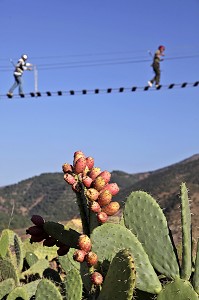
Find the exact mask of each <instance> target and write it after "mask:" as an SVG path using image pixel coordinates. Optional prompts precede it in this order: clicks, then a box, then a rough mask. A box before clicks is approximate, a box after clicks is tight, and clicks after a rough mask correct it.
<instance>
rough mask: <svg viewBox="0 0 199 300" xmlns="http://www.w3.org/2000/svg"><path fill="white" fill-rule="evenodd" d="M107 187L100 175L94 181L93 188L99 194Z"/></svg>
mask: <svg viewBox="0 0 199 300" xmlns="http://www.w3.org/2000/svg"><path fill="white" fill-rule="evenodd" d="M105 185H106V182H105V180H104V178H102V177H101V176H100V175H99V176H97V177H96V178H95V180H94V181H93V187H94V188H95V189H96V190H97V191H98V192H99V191H101V190H102V189H103V188H104V187H105Z"/></svg>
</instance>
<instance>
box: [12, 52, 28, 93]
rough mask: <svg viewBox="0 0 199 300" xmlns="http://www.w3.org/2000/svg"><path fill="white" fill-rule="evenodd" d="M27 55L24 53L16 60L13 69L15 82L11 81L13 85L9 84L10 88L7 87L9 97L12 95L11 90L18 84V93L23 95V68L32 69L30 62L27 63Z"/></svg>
mask: <svg viewBox="0 0 199 300" xmlns="http://www.w3.org/2000/svg"><path fill="white" fill-rule="evenodd" d="M27 59H28V56H27V55H26V54H23V55H22V56H21V58H20V59H19V60H18V62H17V64H16V66H15V70H14V74H13V75H14V79H15V82H14V83H13V85H12V86H11V88H10V89H9V91H8V93H7V96H8V97H9V98H12V96H13V91H14V89H15V88H16V87H17V86H18V87H19V95H21V96H23V95H24V93H23V84H22V75H23V71H25V70H29V71H31V70H32V64H30V63H27V62H26V61H27Z"/></svg>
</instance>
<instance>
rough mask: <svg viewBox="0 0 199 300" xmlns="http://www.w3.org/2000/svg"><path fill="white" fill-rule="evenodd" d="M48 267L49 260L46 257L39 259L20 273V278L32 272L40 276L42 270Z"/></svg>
mask: <svg viewBox="0 0 199 300" xmlns="http://www.w3.org/2000/svg"><path fill="white" fill-rule="evenodd" d="M48 267H49V261H48V260H47V259H39V260H38V261H37V262H36V263H35V264H33V265H32V266H31V267H30V268H29V269H27V270H26V271H24V272H23V273H22V274H21V278H25V276H29V275H33V274H39V276H40V277H42V274H43V272H44V270H45V269H46V268H48Z"/></svg>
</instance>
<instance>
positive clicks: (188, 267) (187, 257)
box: [181, 183, 192, 280]
mask: <svg viewBox="0 0 199 300" xmlns="http://www.w3.org/2000/svg"><path fill="white" fill-rule="evenodd" d="M181 221H182V265H181V278H182V279H186V280H189V278H190V276H191V272H192V238H191V213H190V207H189V198H188V191H187V188H186V185H185V183H182V185H181Z"/></svg>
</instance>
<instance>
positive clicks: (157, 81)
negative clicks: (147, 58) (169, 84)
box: [148, 45, 165, 88]
mask: <svg viewBox="0 0 199 300" xmlns="http://www.w3.org/2000/svg"><path fill="white" fill-rule="evenodd" d="M164 51H165V47H164V46H162V45H161V46H159V47H158V49H157V50H156V52H155V54H154V57H153V63H152V65H151V66H152V67H153V71H154V73H155V76H154V77H153V78H152V79H151V80H149V81H148V85H149V86H150V87H152V86H153V83H154V82H155V86H156V88H158V87H159V85H160V61H163V59H162V58H161V56H164Z"/></svg>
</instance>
